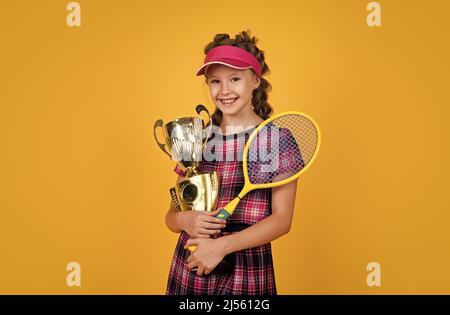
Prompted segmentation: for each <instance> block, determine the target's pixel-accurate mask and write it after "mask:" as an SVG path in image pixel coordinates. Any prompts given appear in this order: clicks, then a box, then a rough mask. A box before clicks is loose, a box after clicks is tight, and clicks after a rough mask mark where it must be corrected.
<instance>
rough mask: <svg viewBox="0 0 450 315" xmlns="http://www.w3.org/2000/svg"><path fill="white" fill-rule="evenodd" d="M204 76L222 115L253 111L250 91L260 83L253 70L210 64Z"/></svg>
mask: <svg viewBox="0 0 450 315" xmlns="http://www.w3.org/2000/svg"><path fill="white" fill-rule="evenodd" d="M205 76H206V79H207V83H208V87H209V92H210V95H211V98H212V100H213V101H214V104H215V105H216V106H217V108H219V109H220V110H221V111H222V113H223V114H224V115H238V114H239V113H241V112H243V111H244V112H245V111H248V110H251V111H253V110H252V92H253V90H254V89H256V88H257V87H258V86H259V83H260V81H259V79H258V77H257V76H256V75H255V73H254V72H253V70H251V69H234V68H231V67H228V66H225V65H222V64H212V65H210V66H209V67H208V69H207V71H206V74H205Z"/></svg>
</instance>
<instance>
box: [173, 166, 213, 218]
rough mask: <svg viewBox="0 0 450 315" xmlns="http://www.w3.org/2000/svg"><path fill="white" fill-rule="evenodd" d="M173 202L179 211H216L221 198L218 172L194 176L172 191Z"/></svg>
mask: <svg viewBox="0 0 450 315" xmlns="http://www.w3.org/2000/svg"><path fill="white" fill-rule="evenodd" d="M170 196H171V197H172V202H173V204H174V206H175V208H176V209H177V210H178V211H189V210H195V211H214V210H215V208H216V206H217V200H218V197H219V176H218V174H217V172H215V171H214V172H212V173H204V174H200V175H194V176H192V177H189V178H187V179H186V180H184V181H182V182H180V183H178V184H177V185H175V187H172V188H171V189H170Z"/></svg>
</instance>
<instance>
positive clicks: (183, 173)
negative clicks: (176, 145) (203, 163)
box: [173, 164, 186, 176]
mask: <svg viewBox="0 0 450 315" xmlns="http://www.w3.org/2000/svg"><path fill="white" fill-rule="evenodd" d="M173 171H174V172H175V173H177V174H178V175H181V176H186V172H185V171H183V170H182V169H181V167H180V166H179V165H178V164H176V165H175V168H174V169H173Z"/></svg>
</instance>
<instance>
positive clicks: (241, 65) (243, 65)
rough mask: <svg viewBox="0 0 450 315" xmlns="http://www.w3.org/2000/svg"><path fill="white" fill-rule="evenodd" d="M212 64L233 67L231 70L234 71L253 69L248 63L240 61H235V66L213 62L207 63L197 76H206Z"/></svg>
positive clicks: (198, 71) (222, 62)
mask: <svg viewBox="0 0 450 315" xmlns="http://www.w3.org/2000/svg"><path fill="white" fill-rule="evenodd" d="M212 64H221V65H225V66H228V67H231V68H234V69H240V70H243V69H249V68H252V66H249V65H247V64H246V63H244V62H239V61H235V62H234V63H233V64H230V63H227V62H224V61H211V62H208V63H205V64H204V65H203V66H201V67H200V68H199V69H198V70H197V73H196V75H197V76H199V75H202V74H205V72H206V69H207V68H208V66H210V65H212Z"/></svg>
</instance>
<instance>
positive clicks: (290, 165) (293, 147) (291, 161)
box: [277, 129, 305, 178]
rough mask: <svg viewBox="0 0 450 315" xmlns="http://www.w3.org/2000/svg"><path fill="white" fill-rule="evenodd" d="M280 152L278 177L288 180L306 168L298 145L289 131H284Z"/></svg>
mask: <svg viewBox="0 0 450 315" xmlns="http://www.w3.org/2000/svg"><path fill="white" fill-rule="evenodd" d="M279 152H280V155H279V157H280V160H279V166H278V172H277V176H281V177H282V178H287V177H289V176H290V175H293V174H295V173H297V172H299V171H300V170H301V169H302V168H303V167H304V166H305V162H304V161H303V158H302V154H301V152H300V148H299V147H298V143H297V141H296V140H295V138H294V136H293V135H292V133H291V132H290V131H289V130H288V129H282V132H281V137H280V143H279Z"/></svg>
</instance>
